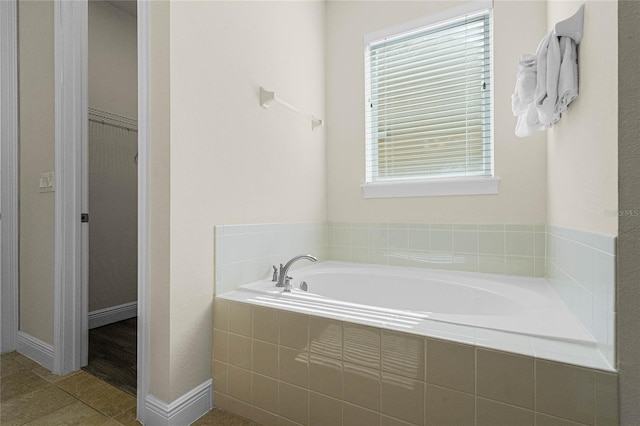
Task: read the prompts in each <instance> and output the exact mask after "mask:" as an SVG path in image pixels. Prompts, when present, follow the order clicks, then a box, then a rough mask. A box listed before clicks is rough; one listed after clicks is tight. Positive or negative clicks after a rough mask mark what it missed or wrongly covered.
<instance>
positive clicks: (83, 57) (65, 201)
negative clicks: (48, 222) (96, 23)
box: [54, 0, 150, 423]
mask: <svg viewBox="0 0 640 426" xmlns="http://www.w3.org/2000/svg"><path fill="white" fill-rule="evenodd" d="M54 4H55V6H54V8H55V37H54V43H55V70H56V71H55V98H56V102H55V109H56V113H55V125H56V135H55V136H56V137H55V170H56V173H55V180H56V181H55V185H56V192H55V206H56V207H55V232H54V235H55V264H54V271H55V277H54V278H55V280H54V282H55V285H54V304H55V306H54V372H56V373H58V374H66V373H69V372H71V371H75V370H78V369H80V367H82V366H83V365H86V362H87V353H88V297H87V295H88V279H87V278H88V277H87V271H88V250H87V248H88V245H87V243H88V232H87V231H88V229H87V228H88V226H87V224H86V223H85V224H82V223H81V220H80V215H81V213H84V212H87V210H83V209H86V208H87V201H88V197H87V195H88V191H87V188H88V179H87V173H86V171H87V169H88V157H87V143H88V141H87V127H88V115H87V114H88V97H87V90H88V85H87V67H88V0H78V1H67V0H54ZM149 7H150V4H149V1H146V0H138V2H137V8H138V13H137V15H138V19H137V33H138V332H137V347H138V354H137V358H138V359H137V369H138V378H137V379H138V385H137V404H138V406H137V411H138V414H137V416H138V419H140V420H141V421H142V422H143V423H144V420H145V417H146V416H145V411H146V410H145V405H146V404H145V403H146V399H147V396H148V394H149V207H148V205H149V203H148V197H149V189H148V188H149V185H148V179H149V30H150V27H149Z"/></svg>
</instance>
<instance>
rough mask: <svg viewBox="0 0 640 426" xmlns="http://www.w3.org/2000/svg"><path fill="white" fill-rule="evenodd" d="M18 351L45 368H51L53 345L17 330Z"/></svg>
mask: <svg viewBox="0 0 640 426" xmlns="http://www.w3.org/2000/svg"><path fill="white" fill-rule="evenodd" d="M17 349H18V352H19V353H21V354H22V355H24V356H26V357H27V358H29V359H31V360H33V361H35V362H37V363H38V364H40V365H41V366H43V367H44V368H46V369H47V370H50V371H51V370H53V346H52V345H50V344H48V343H45V342H43V341H42V340H40V339H38V338H36V337H33V336H31V335H29V334H26V333H23V332H22V331H18V348H17Z"/></svg>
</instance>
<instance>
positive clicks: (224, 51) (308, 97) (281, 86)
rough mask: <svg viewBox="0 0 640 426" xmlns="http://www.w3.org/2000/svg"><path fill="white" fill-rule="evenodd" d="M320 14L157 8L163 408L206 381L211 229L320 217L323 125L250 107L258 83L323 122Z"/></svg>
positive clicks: (218, 5) (246, 7)
mask: <svg viewBox="0 0 640 426" xmlns="http://www.w3.org/2000/svg"><path fill="white" fill-rule="evenodd" d="M324 8H325V5H324V3H323V2H196V1H183V2H172V3H171V4H170V6H169V9H170V109H171V111H170V163H171V171H170V194H171V195H170V266H169V268H170V272H169V273H170V290H169V291H170V295H171V298H170V313H169V315H170V324H171V327H170V330H169V335H170V337H169V338H170V390H169V391H168V392H169V395H168V398H169V399H168V400H171V399H173V398H176V397H178V396H180V395H182V394H183V393H184V392H186V391H188V390H190V389H191V388H193V387H194V386H196V385H198V384H200V383H202V382H203V381H204V380H206V379H208V378H210V377H211V367H210V366H211V347H212V342H211V333H212V303H213V277H214V264H213V256H214V254H213V242H214V235H213V227H214V225H217V224H234V223H260V222H315V221H324V220H325V219H326V195H325V194H326V184H325V144H324V129H320V130H319V131H318V132H312V131H311V123H310V121H308V120H305V119H304V118H301V117H300V116H298V115H296V114H294V113H291V112H290V111H288V110H286V109H284V108H282V107H281V106H280V105H277V104H274V105H272V106H271V107H270V108H269V109H268V110H265V109H263V108H261V107H260V105H259V101H258V94H259V87H260V86H261V85H263V86H265V87H266V88H268V89H271V90H275V91H276V92H277V94H278V95H279V96H281V97H282V98H283V99H285V100H287V101H288V102H290V103H291V104H293V105H295V106H296V107H298V108H300V109H301V110H303V111H308V112H309V113H313V114H314V115H316V116H318V117H320V118H324V117H325V107H324V93H325V86H324V52H325V46H324V28H325V26H324ZM153 72H154V68H152V74H153ZM152 113H153V110H152ZM153 143H154V141H153V140H152V144H153ZM153 392H155V386H154V388H153V389H152V393H153ZM165 393H166V392H165Z"/></svg>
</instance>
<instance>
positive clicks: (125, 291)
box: [88, 0, 138, 312]
mask: <svg viewBox="0 0 640 426" xmlns="http://www.w3.org/2000/svg"><path fill="white" fill-rule="evenodd" d="M136 32H137V25H136V18H135V17H133V16H131V15H129V14H127V13H125V12H123V11H122V10H120V9H118V8H116V7H114V6H112V5H111V4H109V3H106V2H104V1H99V0H93V1H90V2H89V49H88V50H89V64H88V85H89V107H91V108H96V109H99V110H101V111H107V112H109V113H113V114H117V115H120V116H124V117H127V118H131V119H134V120H135V119H137V116H138V114H137V109H138V107H137V102H138V97H137V95H138V94H137V80H138V76H137V71H138V57H137V34H136ZM137 138H138V134H137V132H132V131H128V130H125V129H121V128H117V127H113V126H109V125H105V124H102V123H97V122H93V121H92V122H90V123H89V216H90V222H89V312H91V311H95V310H100V309H105V308H109V307H113V306H118V305H122V304H125V303H130V302H135V301H136V300H137V296H138V286H137V275H138V263H137V256H138V253H137V234H138V227H137V221H138V217H137V215H138V210H137V203H138V202H137V198H138V191H137V189H138V186H137V165H136V163H135V161H134V159H135V155H136V152H137V150H138V140H137Z"/></svg>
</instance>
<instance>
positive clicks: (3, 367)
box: [0, 352, 254, 426]
mask: <svg viewBox="0 0 640 426" xmlns="http://www.w3.org/2000/svg"><path fill="white" fill-rule="evenodd" d="M0 424H1V425H2V426H19V425H29V426H50V425H62V424H64V425H82V426H102V425H105V426H109V425H111V426H118V425H125V426H128V425H139V424H140V423H138V422H137V421H136V398H135V397H133V396H131V395H129V394H127V393H125V392H123V391H121V390H120V389H117V388H116V387H114V386H112V385H110V384H108V383H106V382H103V381H102V380H100V379H98V378H97V377H94V376H92V375H91V374H89V373H87V372H85V371H78V372H74V373H71V374H69V375H67V376H56V375H54V374H51V373H50V372H49V371H48V370H47V369H46V368H44V367H42V366H40V365H38V364H37V363H35V362H33V361H31V360H30V359H28V358H26V357H24V356H23V355H20V354H19V353H17V352H10V353H7V354H4V355H1V356H0ZM195 425H199V426H209V425H220V426H250V425H254V423H251V422H249V421H248V420H245V419H243V418H240V417H237V416H235V415H233V414H230V413H227V412H225V411H221V410H218V409H214V410H211V411H210V412H209V413H207V414H206V415H205V416H204V417H202V418H201V419H199V420H198V421H197V422H195Z"/></svg>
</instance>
